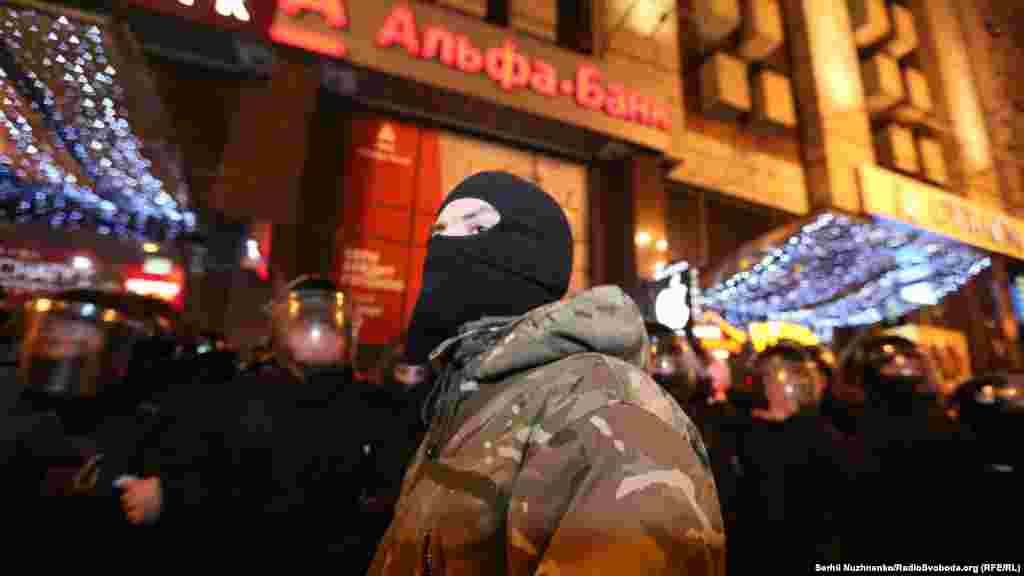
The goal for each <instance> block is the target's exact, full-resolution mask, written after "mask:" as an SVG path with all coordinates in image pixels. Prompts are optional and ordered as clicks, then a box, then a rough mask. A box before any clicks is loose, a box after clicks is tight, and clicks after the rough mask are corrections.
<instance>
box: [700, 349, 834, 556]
mask: <svg viewBox="0 0 1024 576" xmlns="http://www.w3.org/2000/svg"><path fill="white" fill-rule="evenodd" d="M821 380H822V375H821V374H820V372H819V369H818V367H817V365H816V364H815V362H814V360H813V359H812V357H811V356H810V355H809V354H808V353H807V352H806V351H805V350H804V349H803V348H802V347H800V346H795V345H789V344H777V345H775V346H772V347H769V348H767V349H765V350H764V351H762V352H760V353H759V354H756V355H755V356H753V357H752V358H751V359H750V360H749V364H748V366H747V367H746V370H745V375H744V379H743V381H742V383H741V384H740V385H738V386H736V387H735V388H734V389H733V390H732V391H730V400H731V403H732V406H733V407H734V409H733V410H732V411H731V412H726V413H722V414H719V415H717V416H716V417H715V418H714V419H713V421H712V423H711V428H712V429H713V430H714V444H713V445H711V447H710V451H711V460H712V464H713V467H714V469H715V471H716V474H717V476H716V480H717V481H718V489H719V494H720V495H721V499H722V509H723V513H724V515H725V517H726V526H727V530H728V531H727V534H728V537H729V562H728V570H729V573H730V574H737V575H739V574H752V573H756V572H757V571H759V570H764V569H769V568H781V569H785V570H787V571H789V569H793V570H792V571H794V572H795V571H797V570H804V569H806V566H808V565H809V563H812V562H815V561H819V562H823V561H828V560H833V559H835V558H834V555H833V553H832V552H830V550H831V540H832V539H831V537H830V534H831V533H832V532H833V531H834V529H833V527H832V526H830V522H831V518H832V516H831V514H829V513H828V510H827V509H828V501H827V500H825V499H822V498H816V497H815V496H814V495H815V494H819V493H821V491H822V486H832V485H834V484H836V483H837V481H838V479H839V478H840V477H841V474H842V472H841V470H840V469H839V468H837V467H836V466H835V465H834V463H833V459H832V454H833V452H834V450H835V445H834V435H833V432H832V431H831V430H830V428H829V427H828V425H827V422H826V421H824V420H823V419H822V418H820V417H819V415H818V413H817V390H818V389H819V387H820V386H821Z"/></svg>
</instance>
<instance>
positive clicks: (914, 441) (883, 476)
mask: <svg viewBox="0 0 1024 576" xmlns="http://www.w3.org/2000/svg"><path fill="white" fill-rule="evenodd" d="M843 377H844V378H843V379H844V381H846V382H848V383H849V385H848V387H849V388H850V389H851V390H853V391H854V392H855V393H851V392H850V391H849V390H846V391H844V392H843V393H842V394H840V395H839V396H840V397H833V398H832V399H831V402H830V403H831V404H832V406H831V413H832V417H833V418H832V419H833V422H835V424H836V427H837V428H838V429H839V430H841V431H842V432H844V433H845V434H846V435H847V437H848V438H849V439H850V442H851V445H850V446H851V448H850V451H849V452H848V454H847V456H848V458H849V459H850V461H852V462H853V464H854V470H855V477H854V479H853V483H851V484H849V485H848V486H846V487H845V488H844V489H843V490H841V491H836V492H835V493H834V494H841V495H842V496H841V497H838V498H836V502H837V503H838V504H841V505H843V508H842V509H840V510H839V511H838V514H839V515H840V524H841V525H842V527H843V533H842V534H841V545H842V554H843V560H844V561H868V560H870V561H871V562H883V561H893V560H898V561H903V562H910V561H917V562H923V561H928V562H938V561H967V560H979V561H983V560H982V558H984V557H986V556H985V554H984V553H981V554H980V555H979V548H978V546H979V544H980V543H982V541H983V540H984V539H986V538H987V536H985V537H981V534H982V533H979V532H977V531H972V530H970V529H963V528H962V527H964V526H971V525H975V523H983V520H982V518H983V517H982V516H981V515H980V514H979V511H980V510H979V509H978V508H977V507H976V506H975V505H974V503H973V502H972V501H971V500H969V499H965V498H963V497H962V496H961V494H963V493H967V494H976V493H978V492H979V491H980V490H982V489H983V488H982V486H980V485H979V482H980V470H981V468H980V463H979V461H978V458H977V456H978V454H977V451H976V449H975V443H974V441H973V439H972V436H971V435H970V434H969V431H967V430H965V429H963V428H961V427H960V426H959V425H958V424H957V423H956V422H954V421H952V420H951V419H950V418H949V417H948V416H947V415H946V413H945V410H944V409H943V407H942V406H941V404H940V403H939V401H938V396H937V393H936V390H937V388H936V382H937V381H936V379H935V377H934V373H933V372H932V370H931V368H930V366H929V365H928V362H927V360H926V358H925V356H924V354H922V352H921V351H920V349H919V348H918V347H917V346H916V345H915V344H914V343H913V342H910V341H909V340H906V339H904V338H900V337H893V336H888V337H882V338H875V339H870V340H867V341H864V342H861V343H858V344H857V345H856V346H855V347H854V349H853V350H852V352H851V353H850V354H849V356H848V358H847V359H846V361H845V362H844V364H843ZM858 397H859V398H858ZM983 549H984V548H983ZM992 552H995V551H994V550H993V551H992Z"/></svg>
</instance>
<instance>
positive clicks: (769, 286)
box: [703, 213, 991, 341]
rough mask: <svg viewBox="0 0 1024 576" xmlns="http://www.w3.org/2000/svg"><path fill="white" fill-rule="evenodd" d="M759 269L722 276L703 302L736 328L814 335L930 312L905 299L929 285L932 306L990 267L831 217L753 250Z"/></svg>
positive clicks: (926, 240)
mask: <svg viewBox="0 0 1024 576" xmlns="http://www.w3.org/2000/svg"><path fill="white" fill-rule="evenodd" d="M736 261H737V262H740V261H746V262H747V263H751V262H752V263H755V264H754V265H753V266H749V265H748V266H744V267H740V266H736V265H734V266H732V267H731V268H727V269H723V270H722V271H721V272H720V273H719V275H718V277H719V278H721V279H722V280H721V281H720V282H719V283H718V284H716V285H715V286H713V287H712V288H711V289H710V290H708V291H707V292H706V293H705V294H704V299H703V301H704V303H705V305H707V306H708V307H710V308H712V309H714V310H716V311H718V312H719V313H721V314H722V316H723V317H724V318H725V319H726V320H728V321H729V322H731V323H733V324H737V325H740V326H745V325H747V324H749V323H751V322H759V321H766V320H781V321H786V322H793V323H797V324H803V325H805V326H808V327H810V328H812V329H813V330H814V331H815V333H816V335H818V337H819V338H822V340H826V341H827V340H829V339H831V333H832V330H833V329H834V328H838V327H842V326H857V325H867V324H875V323H877V322H881V321H882V320H885V319H886V318H897V317H899V316H902V315H904V314H907V313H909V312H911V311H913V310H915V309H917V308H919V307H921V306H922V305H923V302H922V300H921V299H919V298H904V297H903V296H905V295H906V294H907V293H908V291H907V290H906V289H907V287H908V286H915V285H920V284H921V283H923V282H927V284H928V286H929V287H930V298H929V301H930V302H938V301H940V300H941V299H942V298H944V297H945V296H947V295H949V294H951V293H953V292H956V291H957V290H959V289H960V287H962V286H963V285H964V284H966V283H967V282H968V281H969V280H970V279H971V278H972V277H973V276H975V275H977V274H978V273H980V272H981V271H982V270H984V269H985V268H987V267H988V266H990V265H991V260H990V259H989V258H987V257H985V256H984V255H982V254H981V253H979V252H978V251H976V250H974V249H972V248H970V247H968V246H965V245H963V244H960V243H958V242H955V241H953V240H947V239H944V238H940V237H938V236H935V235H933V234H929V233H927V232H924V231H921V230H917V229H913V228H910V227H907V226H903V225H899V224H895V223H889V222H885V221H870V220H860V219H852V218H850V217H847V216H844V215H839V214H832V213H824V214H821V215H819V216H817V217H815V218H814V219H813V220H811V221H809V222H807V223H804V224H802V225H800V226H799V228H796V229H795V231H793V232H791V233H789V234H787V235H785V236H782V237H781V238H779V237H777V238H776V239H775V240H774V241H769V242H762V243H759V244H758V245H757V246H756V247H754V248H749V249H747V250H746V251H745V252H744V253H743V254H742V259H740V258H737V259H736Z"/></svg>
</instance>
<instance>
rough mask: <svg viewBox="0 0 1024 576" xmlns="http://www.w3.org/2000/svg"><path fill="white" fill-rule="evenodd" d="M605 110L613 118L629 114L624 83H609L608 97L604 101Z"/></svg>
mask: <svg viewBox="0 0 1024 576" xmlns="http://www.w3.org/2000/svg"><path fill="white" fill-rule="evenodd" d="M604 111H605V112H606V113H607V114H608V115H609V116H611V117H613V118H625V117H626V116H628V114H627V109H626V88H625V86H623V85H622V84H609V85H608V99H607V100H606V101H605V103H604Z"/></svg>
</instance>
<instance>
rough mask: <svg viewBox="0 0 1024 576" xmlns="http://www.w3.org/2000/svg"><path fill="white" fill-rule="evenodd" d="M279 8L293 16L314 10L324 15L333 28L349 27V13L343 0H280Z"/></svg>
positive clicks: (314, 12)
mask: <svg viewBox="0 0 1024 576" xmlns="http://www.w3.org/2000/svg"><path fill="white" fill-rule="evenodd" d="M278 8H279V9H280V10H282V11H283V12H284V13H285V14H287V15H289V16H291V17H293V18H294V17H295V16H298V15H300V14H302V13H303V12H312V13H313V14H319V15H320V16H322V17H323V19H324V20H325V21H326V22H327V24H328V25H329V26H331V27H332V28H347V27H348V13H347V12H346V11H345V4H344V2H342V0H278Z"/></svg>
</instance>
